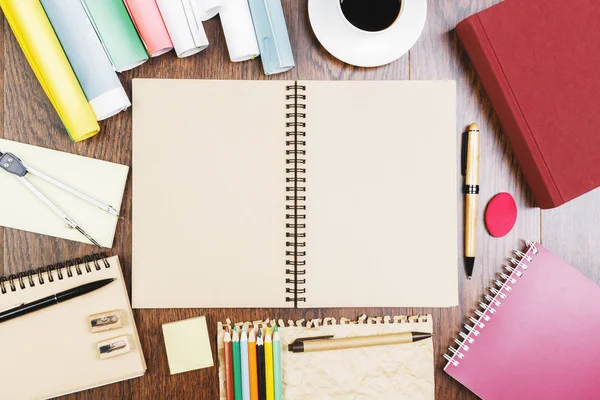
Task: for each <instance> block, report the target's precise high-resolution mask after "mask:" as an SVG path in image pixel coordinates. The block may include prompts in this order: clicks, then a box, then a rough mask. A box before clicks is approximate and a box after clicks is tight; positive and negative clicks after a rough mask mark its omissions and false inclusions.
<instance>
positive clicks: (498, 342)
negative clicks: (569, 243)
mask: <svg viewBox="0 0 600 400" xmlns="http://www.w3.org/2000/svg"><path fill="white" fill-rule="evenodd" d="M511 262H512V263H511V264H510V265H511V266H509V267H508V268H507V269H508V272H507V275H504V274H503V275H504V277H505V279H503V282H500V281H497V282H496V283H497V284H496V289H493V290H492V292H491V293H490V295H487V296H486V300H485V303H479V304H480V306H481V307H480V308H479V309H478V310H477V311H476V313H477V318H471V322H472V323H470V324H469V325H466V326H465V329H466V330H465V331H464V332H461V334H460V336H461V339H460V340H457V342H458V343H461V344H460V345H459V346H458V348H454V347H453V348H451V353H449V354H446V355H445V357H446V359H447V360H448V364H447V365H446V367H445V368H444V370H445V371H446V372H447V373H448V374H450V375H451V376H452V377H453V378H455V379H456V380H458V381H459V382H460V383H462V384H463V385H465V386H466V387H467V388H469V389H470V390H471V391H473V393H475V394H476V395H477V396H479V397H481V398H482V399H486V400H503V399H512V400H529V399H549V400H550V399H556V400H559V399H590V400H591V399H598V398H600V380H598V370H600V335H599V334H598V332H600V306H599V305H600V287H598V286H597V285H596V284H595V283H594V282H593V281H591V280H589V279H588V278H586V277H585V276H584V275H582V274H581V273H580V272H579V271H577V270H576V269H575V268H573V267H572V266H570V265H569V264H567V263H566V262H565V261H563V260H562V259H560V257H558V256H556V255H554V254H552V253H551V252H550V251H549V250H547V249H546V248H544V247H543V246H542V245H540V244H539V243H530V245H529V249H528V250H527V252H526V253H522V252H517V258H513V259H511Z"/></svg>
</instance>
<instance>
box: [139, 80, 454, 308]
mask: <svg viewBox="0 0 600 400" xmlns="http://www.w3.org/2000/svg"><path fill="white" fill-rule="evenodd" d="M455 91H456V89H455V83H454V82H450V81H448V82H419V81H405V82H398V81H380V82H328V81H321V82H317V81H299V82H294V81H271V82H257V81H202V80H140V79H136V80H134V82H133V97H134V105H133V304H134V307H139V308H160V307H166V308H171V307H290V306H291V307H293V306H298V307H352V306H356V307H385V306H390V307H391V306H398V307H400V306H420V307H440V306H442V307H443V306H455V305H457V304H458V271H457V260H458V255H457V245H456V244H457V191H458V186H457V158H456V154H457V151H456V143H457V135H458V134H457V128H456V117H455V114H456V94H455ZM159 248H162V249H168V251H161V252H156V251H155V250H156V249H159ZM166 273H168V274H176V275H178V276H185V279H180V280H179V281H178V283H177V285H165V283H164V275H165V274H166Z"/></svg>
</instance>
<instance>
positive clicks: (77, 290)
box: [0, 278, 116, 323]
mask: <svg viewBox="0 0 600 400" xmlns="http://www.w3.org/2000/svg"><path fill="white" fill-rule="evenodd" d="M115 280H116V279H114V278H111V279H102V280H99V281H95V282H90V283H86V284H85V285H81V286H77V287H74V288H72V289H68V290H65V291H64V292H60V293H57V294H53V295H51V296H48V297H44V298H43V299H39V300H36V301H33V302H31V303H24V304H19V305H16V306H15V307H13V308H10V309H6V310H3V311H2V312H0V323H2V322H5V321H9V320H11V319H14V318H18V317H21V316H23V315H27V314H29V313H32V312H34V311H38V310H41V309H44V308H46V307H50V306H53V305H56V304H58V303H63V302H65V301H67V300H71V299H74V298H75V297H79V296H83V295H84V294H88V293H90V292H93V291H94V290H98V289H100V288H102V287H104V286H106V285H108V284H109V283H111V282H113V281H115Z"/></svg>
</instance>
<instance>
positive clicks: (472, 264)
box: [465, 257, 475, 279]
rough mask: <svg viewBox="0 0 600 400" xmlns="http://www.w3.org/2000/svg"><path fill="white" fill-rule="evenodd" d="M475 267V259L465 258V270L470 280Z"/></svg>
mask: <svg viewBox="0 0 600 400" xmlns="http://www.w3.org/2000/svg"><path fill="white" fill-rule="evenodd" d="M473 267H475V257H465V269H466V270H467V277H468V278H469V279H470V278H471V275H473Z"/></svg>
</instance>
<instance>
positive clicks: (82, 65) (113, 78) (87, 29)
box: [41, 0, 131, 121]
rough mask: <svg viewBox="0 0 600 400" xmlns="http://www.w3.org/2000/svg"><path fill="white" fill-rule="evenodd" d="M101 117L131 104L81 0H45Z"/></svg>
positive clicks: (43, 0)
mask: <svg viewBox="0 0 600 400" xmlns="http://www.w3.org/2000/svg"><path fill="white" fill-rule="evenodd" d="M41 3H42V6H43V7H44V10H45V11H46V15H47V16H48V19H49V20H50V23H51V24H52V27H53V28H54V32H55V33H56V36H57V37H58V40H59V41H60V44H61V45H62V48H63V50H64V52H65V54H66V56H67V59H68V60H69V63H71V67H72V68H73V71H74V72H75V75H76V76H77V80H78V81H79V84H80V85H81V88H82V89H83V92H84V93H85V97H86V98H87V100H88V101H89V103H90V106H91V107H92V110H94V113H95V114H96V118H97V119H98V121H102V120H103V119H106V118H109V117H111V116H113V115H115V114H117V113H119V112H121V111H123V110H126V109H127V108H128V107H129V106H131V102H130V101H129V98H128V97H127V93H125V90H124V89H123V85H121V81H119V78H118V77H117V73H116V72H115V70H114V68H113V66H112V64H111V63H110V60H109V59H108V56H107V55H106V52H105V51H104V48H103V47H102V43H100V39H98V36H97V35H96V32H95V31H94V27H93V26H92V23H91V22H90V20H89V18H88V16H87V14H86V12H85V10H84V8H83V6H82V5H81V1H80V0H41Z"/></svg>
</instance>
